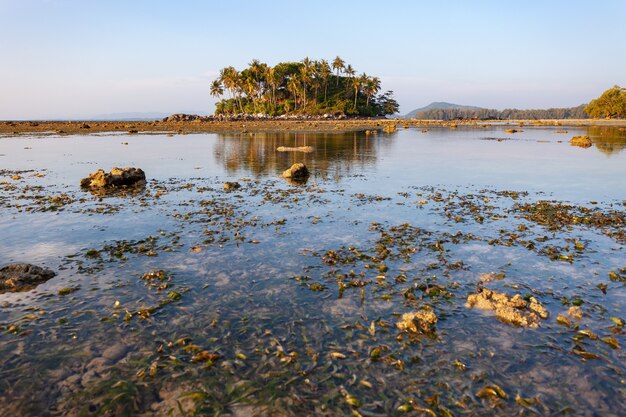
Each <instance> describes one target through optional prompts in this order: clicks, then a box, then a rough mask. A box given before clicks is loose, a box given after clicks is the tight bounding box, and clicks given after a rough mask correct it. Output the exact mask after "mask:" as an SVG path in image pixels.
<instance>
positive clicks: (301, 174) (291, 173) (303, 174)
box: [281, 162, 309, 180]
mask: <svg viewBox="0 0 626 417" xmlns="http://www.w3.org/2000/svg"><path fill="white" fill-rule="evenodd" d="M281 176H282V177H283V178H292V179H295V180H301V179H306V178H308V177H309V170H308V169H307V167H306V165H304V164H303V163H302V162H297V163H295V164H293V165H292V166H291V167H290V168H289V169H287V170H285V171H284V172H283V173H282V175H281Z"/></svg>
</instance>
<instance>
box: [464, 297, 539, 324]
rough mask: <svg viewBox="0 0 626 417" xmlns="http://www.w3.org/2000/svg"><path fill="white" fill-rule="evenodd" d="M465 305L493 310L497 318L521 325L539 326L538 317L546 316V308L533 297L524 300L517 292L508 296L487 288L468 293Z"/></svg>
mask: <svg viewBox="0 0 626 417" xmlns="http://www.w3.org/2000/svg"><path fill="white" fill-rule="evenodd" d="M465 306H466V307H468V308H478V309H480V310H492V311H495V313H496V318H497V319H498V320H500V321H502V322H504V323H507V324H513V325H516V326H521V327H532V328H536V327H539V322H540V321H541V320H540V319H547V318H548V310H546V308H545V307H544V306H543V305H541V303H539V301H537V300H536V299H535V298H534V297H530V301H526V300H524V299H523V298H522V296H521V295H519V294H516V295H514V296H513V297H509V296H508V295H507V294H504V293H498V292H496V291H491V290H488V289H482V290H481V292H479V293H478V294H471V295H469V296H468V297H467V303H466V304H465Z"/></svg>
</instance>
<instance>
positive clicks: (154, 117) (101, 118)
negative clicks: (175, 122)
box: [85, 111, 206, 122]
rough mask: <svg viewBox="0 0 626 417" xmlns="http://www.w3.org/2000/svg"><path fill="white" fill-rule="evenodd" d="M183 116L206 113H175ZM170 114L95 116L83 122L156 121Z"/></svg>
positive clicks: (144, 113)
mask: <svg viewBox="0 0 626 417" xmlns="http://www.w3.org/2000/svg"><path fill="white" fill-rule="evenodd" d="M177 113H185V114H202V113H206V111H193V112H182V111H181V112H177ZM170 114H172V113H171V112H170V113H161V112H143V113H142V112H129V113H109V114H96V115H94V116H93V117H88V118H85V120H92V121H120V122H142V121H146V120H158V119H163V118H164V117H167V116H169V115H170Z"/></svg>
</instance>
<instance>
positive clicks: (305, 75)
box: [300, 57, 313, 107]
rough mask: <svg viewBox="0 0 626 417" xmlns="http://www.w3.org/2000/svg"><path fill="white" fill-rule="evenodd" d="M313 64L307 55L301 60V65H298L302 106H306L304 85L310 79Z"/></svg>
mask: <svg viewBox="0 0 626 417" xmlns="http://www.w3.org/2000/svg"><path fill="white" fill-rule="evenodd" d="M312 70H313V65H312V63H311V60H310V59H309V57H305V58H304V59H303V60H302V67H300V80H301V81H302V97H303V98H304V104H303V105H304V107H306V86H307V83H308V82H309V81H311V72H312Z"/></svg>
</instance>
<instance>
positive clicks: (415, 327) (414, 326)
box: [396, 309, 437, 333]
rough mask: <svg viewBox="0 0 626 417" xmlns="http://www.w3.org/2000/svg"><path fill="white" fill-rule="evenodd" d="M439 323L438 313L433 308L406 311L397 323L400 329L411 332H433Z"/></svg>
mask: <svg viewBox="0 0 626 417" xmlns="http://www.w3.org/2000/svg"><path fill="white" fill-rule="evenodd" d="M436 324H437V315H436V314H435V313H434V312H433V311H432V310H431V309H422V310H419V311H416V312H411V313H404V314H403V315H402V318H401V319H400V321H398V322H397V323H396V326H397V327H398V329H400V330H401V331H404V332H409V333H432V332H433V331H434V330H435V325H436Z"/></svg>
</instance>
